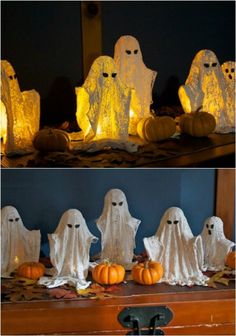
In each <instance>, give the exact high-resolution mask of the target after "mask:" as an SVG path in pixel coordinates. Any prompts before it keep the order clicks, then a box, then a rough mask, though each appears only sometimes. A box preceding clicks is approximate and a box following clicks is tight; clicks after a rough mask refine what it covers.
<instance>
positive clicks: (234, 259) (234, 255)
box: [225, 251, 236, 269]
mask: <svg viewBox="0 0 236 336" xmlns="http://www.w3.org/2000/svg"><path fill="white" fill-rule="evenodd" d="M235 263H236V252H235V251H232V252H229V253H228V254H227V256H226V259H225V264H226V265H227V266H229V267H230V268H232V269H235Z"/></svg>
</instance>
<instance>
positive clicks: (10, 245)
mask: <svg viewBox="0 0 236 336" xmlns="http://www.w3.org/2000/svg"><path fill="white" fill-rule="evenodd" d="M40 241H41V234H40V230H32V231H30V230H27V229H26V228H25V227H24V225H23V222H22V219H21V217H20V215H19V213H18V211H17V210H16V208H14V207H13V206H5V207H3V208H2V210H1V276H2V277H9V276H10V274H11V273H12V272H13V271H15V270H16V269H17V268H18V266H19V265H20V264H22V263H24V262H28V261H34V262H38V261H39V253H40Z"/></svg>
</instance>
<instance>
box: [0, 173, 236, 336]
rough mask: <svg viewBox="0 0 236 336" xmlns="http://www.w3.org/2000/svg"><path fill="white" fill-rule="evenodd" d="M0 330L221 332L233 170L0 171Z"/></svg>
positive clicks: (228, 329)
mask: <svg viewBox="0 0 236 336" xmlns="http://www.w3.org/2000/svg"><path fill="white" fill-rule="evenodd" d="M1 182H2V183H1V185H2V187H1V200H2V202H1V203H2V209H1V284H2V291H1V301H2V304H1V306H2V334H3V335H13V334H14V335H34V334H37V335H42V334H44V335H47V334H48V335H49V334H78V335H86V334H87V335H88V334H90V335H91V334H93V335H126V334H130V335H143V334H146V335H147V334H153V335H155V334H160V335H162V334H166V335H168V334H169V335H180V334H182V335H197V334H198V335H209V334H213V335H216V334H224V335H231V334H232V335H233V334H234V331H235V300H234V296H235V226H234V223H235V207H234V206H235V171H234V169H65V168H64V169H2V171H1Z"/></svg>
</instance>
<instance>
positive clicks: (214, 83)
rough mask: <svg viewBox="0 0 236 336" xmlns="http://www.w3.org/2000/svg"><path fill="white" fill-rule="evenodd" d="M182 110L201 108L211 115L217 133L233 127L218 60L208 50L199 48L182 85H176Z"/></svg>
mask: <svg viewBox="0 0 236 336" xmlns="http://www.w3.org/2000/svg"><path fill="white" fill-rule="evenodd" d="M179 98H180V101H181V104H182V106H183V109H184V111H185V112H193V111H196V110H197V109H198V108H199V107H201V106H202V110H203V111H205V112H209V113H211V114H212V115H214V117H215V119H216V130H215V131H216V132H218V133H228V132H232V131H233V128H232V126H231V123H230V118H229V115H228V112H227V96H226V82H225V78H224V75H223V72H222V70H221V66H220V64H219V61H218V59H217V57H216V55H215V54H214V52H213V51H211V50H200V51H199V52H198V53H197V54H196V56H195V57H194V59H193V62H192V65H191V68H190V72H189V75H188V78H187V80H186V82H185V85H182V86H180V88H179Z"/></svg>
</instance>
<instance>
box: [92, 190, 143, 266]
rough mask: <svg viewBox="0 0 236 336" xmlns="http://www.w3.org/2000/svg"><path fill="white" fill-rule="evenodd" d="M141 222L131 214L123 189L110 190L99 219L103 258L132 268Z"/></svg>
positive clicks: (98, 225)
mask: <svg viewBox="0 0 236 336" xmlns="http://www.w3.org/2000/svg"><path fill="white" fill-rule="evenodd" d="M140 222H141V221H140V220H138V219H136V218H133V217H132V216H131V214H130V212H129V209H128V204H127V200H126V196H125V194H124V193H123V191H121V190H120V189H111V190H109V191H108V192H107V194H106V195H105V200H104V208H103V211H102V214H101V216H100V217H99V219H98V220H97V227H98V229H99V230H100V232H101V234H102V251H101V260H104V259H109V260H110V261H111V262H113V263H117V264H120V265H123V266H124V267H125V268H126V269H130V267H131V266H132V259H133V253H134V248H135V235H136V232H137V230H138V227H139V224H140Z"/></svg>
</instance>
